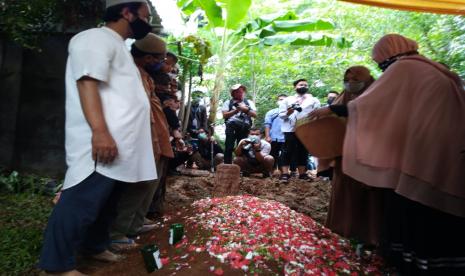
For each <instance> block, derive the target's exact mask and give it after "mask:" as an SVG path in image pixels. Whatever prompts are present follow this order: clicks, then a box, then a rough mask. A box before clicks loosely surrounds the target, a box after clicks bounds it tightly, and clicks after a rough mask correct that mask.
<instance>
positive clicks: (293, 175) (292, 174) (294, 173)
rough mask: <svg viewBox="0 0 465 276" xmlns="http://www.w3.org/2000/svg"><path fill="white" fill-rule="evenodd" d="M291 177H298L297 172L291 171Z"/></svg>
mask: <svg viewBox="0 0 465 276" xmlns="http://www.w3.org/2000/svg"><path fill="white" fill-rule="evenodd" d="M289 177H297V172H291V174H290V175H289Z"/></svg>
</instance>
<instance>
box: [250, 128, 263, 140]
mask: <svg viewBox="0 0 465 276" xmlns="http://www.w3.org/2000/svg"><path fill="white" fill-rule="evenodd" d="M261 135H262V133H261V130H260V129H259V128H258V127H251V128H250V130H249V137H252V136H255V137H258V138H259V139H260V138H261Z"/></svg>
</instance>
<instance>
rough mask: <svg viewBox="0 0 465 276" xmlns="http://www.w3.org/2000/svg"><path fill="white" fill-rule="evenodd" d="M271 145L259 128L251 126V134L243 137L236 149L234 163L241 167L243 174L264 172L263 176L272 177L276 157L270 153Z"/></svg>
mask: <svg viewBox="0 0 465 276" xmlns="http://www.w3.org/2000/svg"><path fill="white" fill-rule="evenodd" d="M270 152H271V145H270V143H268V142H267V141H265V140H263V139H261V132H260V129H258V128H251V129H250V131H249V136H248V137H247V138H245V139H242V140H241V141H240V142H239V144H238V146H237V148H236V149H235V150H234V153H235V154H236V157H235V158H234V161H233V163H234V164H236V165H238V166H239V167H241V172H242V175H244V176H247V175H249V174H251V173H263V177H264V178H266V177H270V176H271V171H272V170H273V164H274V158H273V156H271V155H270Z"/></svg>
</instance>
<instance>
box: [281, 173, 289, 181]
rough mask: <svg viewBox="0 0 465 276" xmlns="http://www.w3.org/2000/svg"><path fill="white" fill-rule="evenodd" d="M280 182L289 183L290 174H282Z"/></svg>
mask: <svg viewBox="0 0 465 276" xmlns="http://www.w3.org/2000/svg"><path fill="white" fill-rule="evenodd" d="M279 182H282V183H289V174H287V173H283V174H281V176H280V177H279Z"/></svg>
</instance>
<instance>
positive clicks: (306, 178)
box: [299, 173, 313, 181]
mask: <svg viewBox="0 0 465 276" xmlns="http://www.w3.org/2000/svg"><path fill="white" fill-rule="evenodd" d="M299 179H300V180H307V181H313V179H312V178H311V177H310V176H308V174H306V173H303V174H301V175H299Z"/></svg>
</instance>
